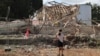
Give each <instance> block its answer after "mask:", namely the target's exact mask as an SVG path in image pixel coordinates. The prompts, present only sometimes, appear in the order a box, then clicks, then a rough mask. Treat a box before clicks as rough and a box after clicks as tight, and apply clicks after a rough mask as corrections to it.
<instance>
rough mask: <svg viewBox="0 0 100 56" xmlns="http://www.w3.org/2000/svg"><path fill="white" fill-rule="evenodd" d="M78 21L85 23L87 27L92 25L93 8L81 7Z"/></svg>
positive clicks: (88, 6)
mask: <svg viewBox="0 0 100 56" xmlns="http://www.w3.org/2000/svg"><path fill="white" fill-rule="evenodd" d="M77 19H78V21H80V22H82V23H85V24H86V25H92V22H91V6H90V5H80V8H79V14H78V15H77Z"/></svg>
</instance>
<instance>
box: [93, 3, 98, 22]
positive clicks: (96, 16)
mask: <svg viewBox="0 0 100 56" xmlns="http://www.w3.org/2000/svg"><path fill="white" fill-rule="evenodd" d="M99 15H100V6H98V5H97V4H94V5H93V6H92V18H93V20H95V21H97V22H100V16H99Z"/></svg>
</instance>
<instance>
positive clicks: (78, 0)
mask: <svg viewBox="0 0 100 56" xmlns="http://www.w3.org/2000/svg"><path fill="white" fill-rule="evenodd" d="M49 1H56V2H64V3H68V4H84V3H87V2H91V3H92V4H98V5H100V0H43V3H44V4H45V3H46V2H49Z"/></svg>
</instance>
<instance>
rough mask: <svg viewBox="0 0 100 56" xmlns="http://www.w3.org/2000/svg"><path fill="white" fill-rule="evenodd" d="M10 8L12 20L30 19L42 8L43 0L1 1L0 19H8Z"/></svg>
mask: <svg viewBox="0 0 100 56" xmlns="http://www.w3.org/2000/svg"><path fill="white" fill-rule="evenodd" d="M8 6H10V9H11V10H10V15H9V17H10V18H28V16H29V14H33V12H35V11H36V10H37V9H39V8H40V7H41V6H42V0H0V17H6V14H7V10H8Z"/></svg>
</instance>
